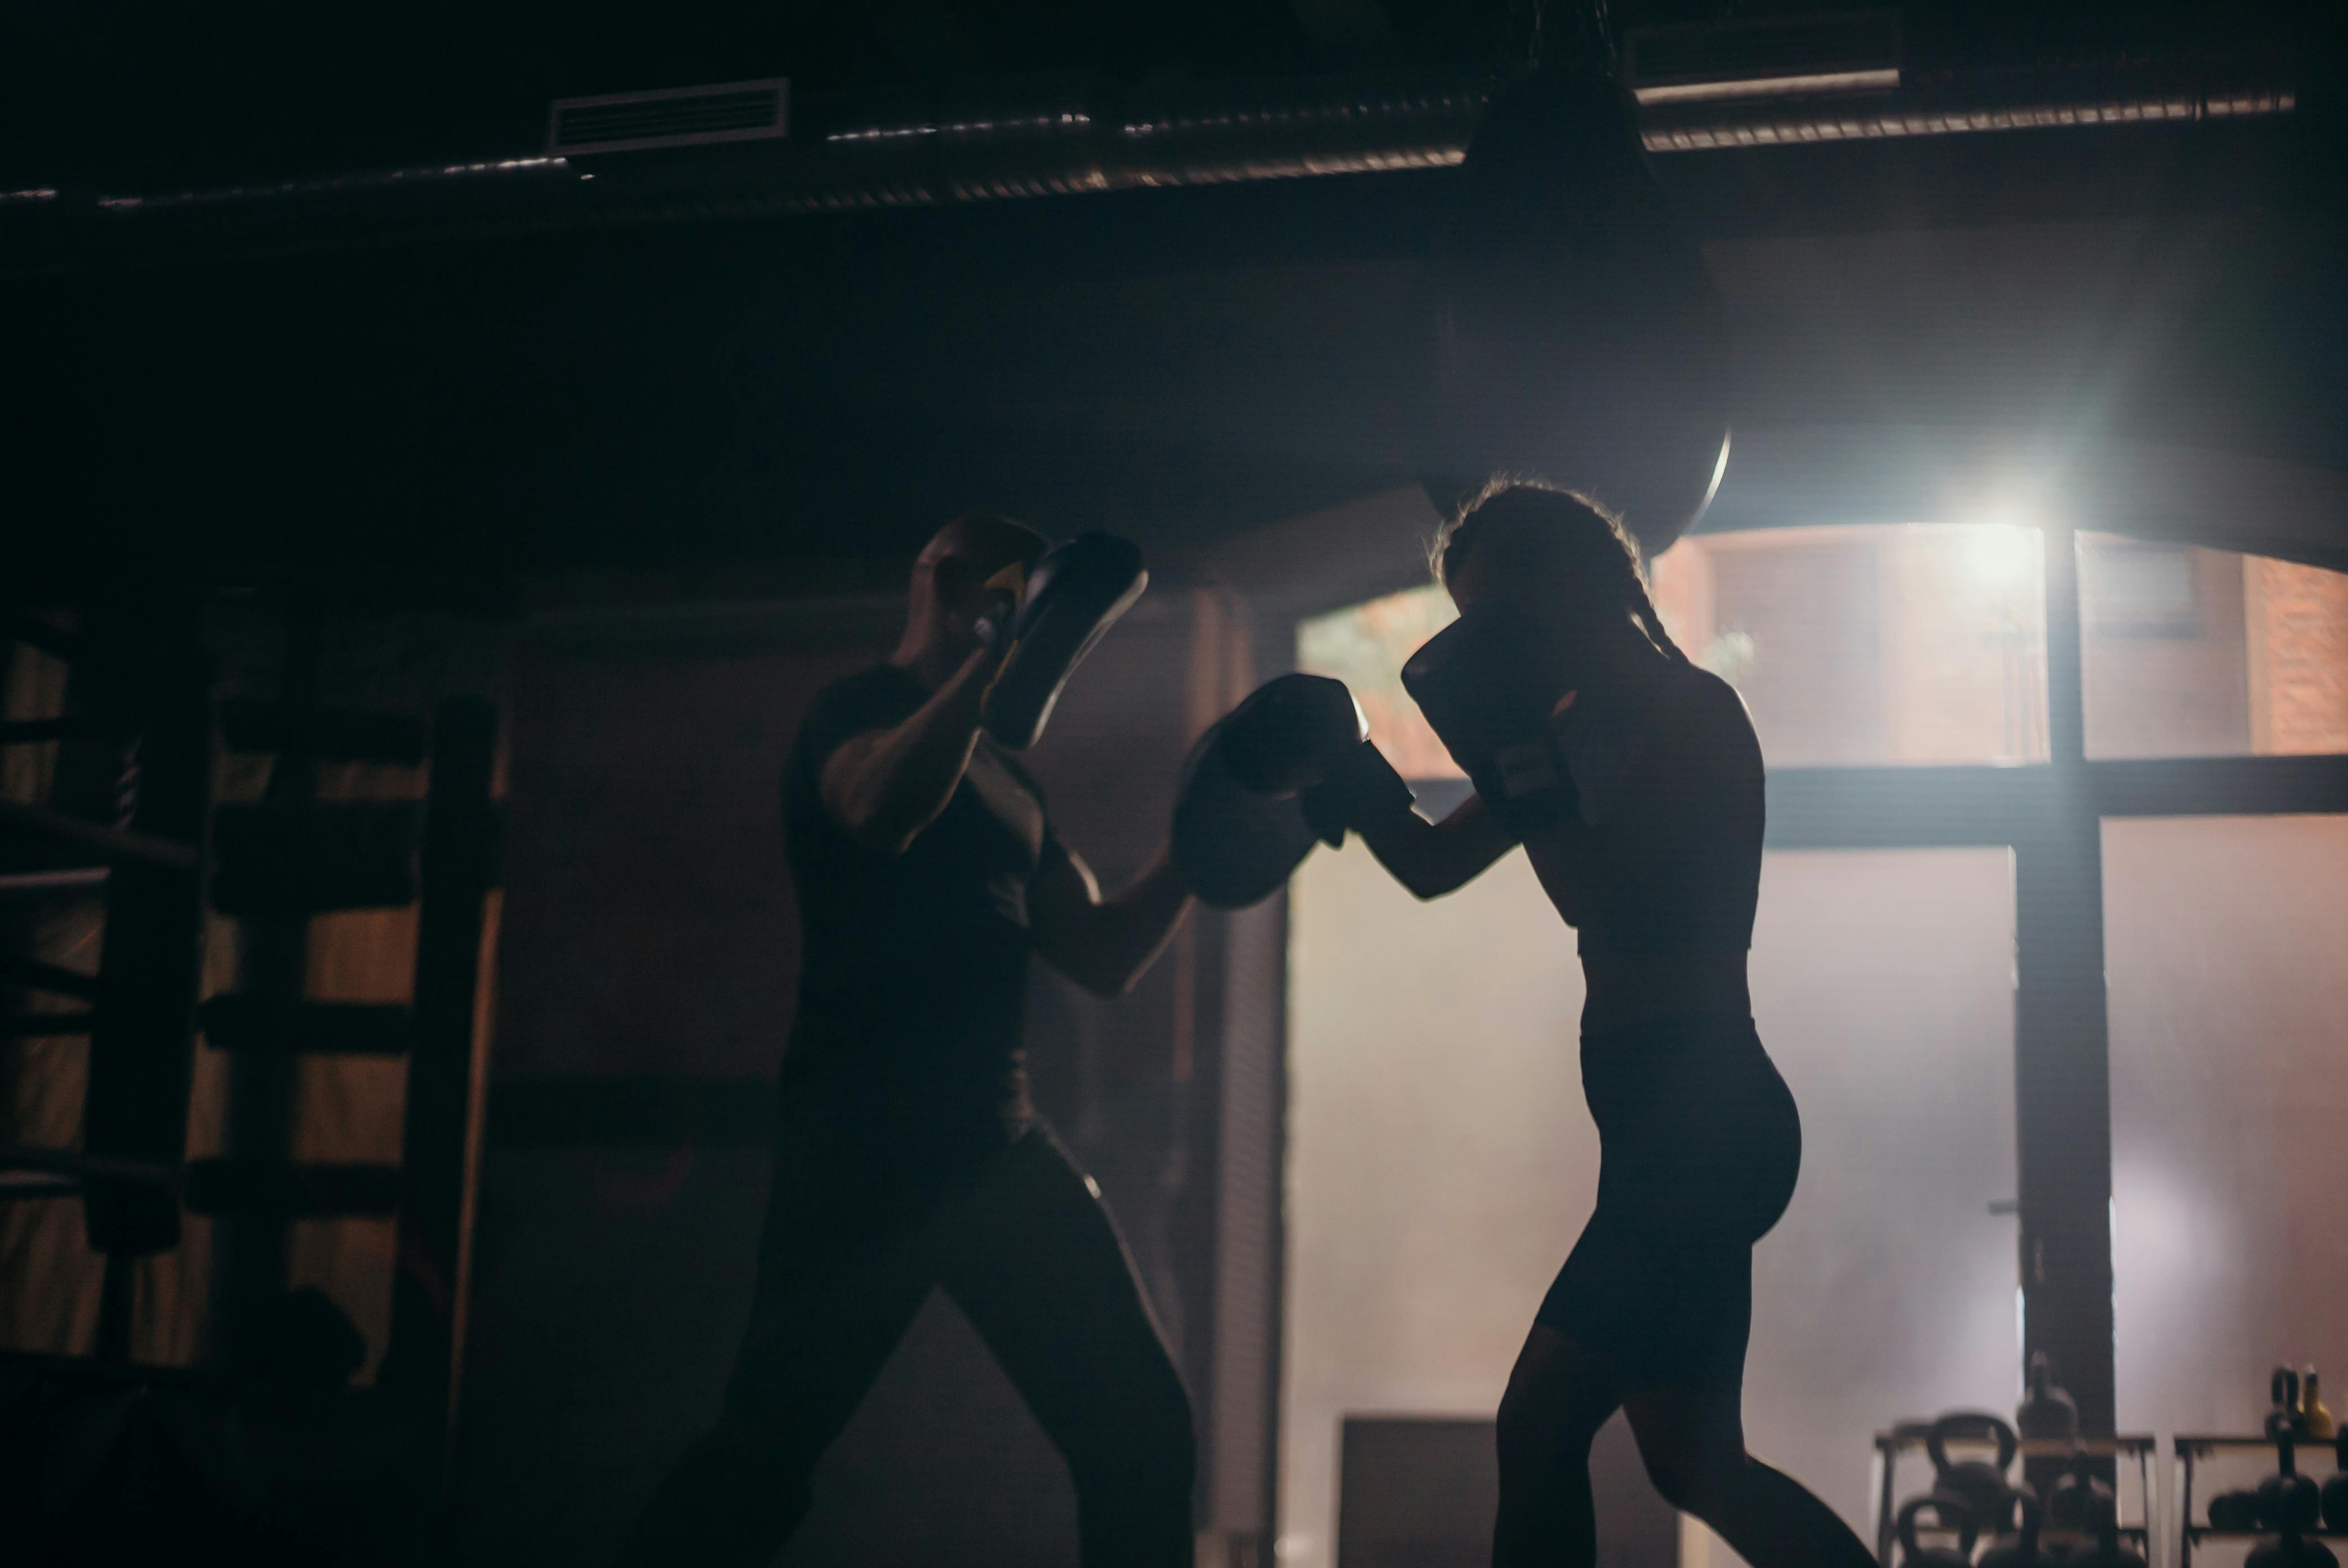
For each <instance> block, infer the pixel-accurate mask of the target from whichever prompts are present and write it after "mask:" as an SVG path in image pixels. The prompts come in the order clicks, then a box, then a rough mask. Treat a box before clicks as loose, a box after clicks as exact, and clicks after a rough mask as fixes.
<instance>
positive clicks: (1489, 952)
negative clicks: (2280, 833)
mask: <svg viewBox="0 0 2348 1568" xmlns="http://www.w3.org/2000/svg"><path fill="white" fill-rule="evenodd" d="M2010 864H2011V863H2010V859H2009V857H2008V856H2007V855H2006V853H2005V852H2004V851H2003V850H1919V851H1897V852H1876V851H1869V852H1804V853H1786V854H1772V855H1771V856H1769V857H1768V859H1767V862H1766V868H1765V872H1764V876H1763V886H1762V901H1761V909H1760V919H1759V926H1758V930H1757V933H1756V938H1755V946H1754V983H1755V1009H1756V1015H1757V1016H1758V1018H1759V1020H1760V1022H1761V1028H1762V1031H1763V1034H1764V1036H1765V1038H1766V1039H1767V1040H1768V1041H1769V1045H1770V1050H1772V1052H1773V1053H1774V1054H1775V1055H1776V1059H1777V1061H1778V1062H1779V1065H1780V1067H1781V1069H1782V1071H1784V1072H1785V1074H1786V1077H1787V1081H1789V1082H1790V1083H1791V1084H1792V1085H1793V1087H1794V1091H1795V1093H1796V1095H1797V1098H1798V1099H1799V1100H1800V1102H1801V1105H1802V1111H1803V1126H1804V1132H1803V1137H1804V1147H1805V1153H1804V1166H1803V1173H1802V1182H1801V1186H1800V1190H1799V1191H1798V1193H1797V1194H1796V1197H1795V1199H1794V1204H1793V1208H1792V1210H1791V1212H1790V1213H1789V1214H1787V1217H1786V1218H1785V1219H1784V1220H1783V1221H1782V1222H1781V1223H1780V1224H1779V1225H1778V1226H1777V1228H1776V1231H1774V1232H1773V1233H1772V1234H1771V1235H1770V1236H1769V1237H1768V1238H1767V1239H1766V1240H1765V1241H1764V1242H1763V1243H1762V1244H1761V1245H1760V1247H1759V1249H1758V1250H1757V1253H1756V1270H1755V1284H1756V1302H1757V1310H1756V1321H1755V1327H1754V1336H1753V1354H1752V1364H1751V1369H1750V1373H1749V1376H1748V1382H1747V1398H1746V1415H1747V1419H1748V1422H1749V1425H1750V1429H1751V1432H1752V1439H1753V1442H1754V1445H1755V1448H1756V1450H1757V1451H1760V1452H1762V1453H1764V1454H1766V1456H1768V1457H1769V1458H1770V1459H1772V1460H1776V1461H1777V1462H1780V1463H1782V1464H1783V1465H1784V1466H1785V1467H1786V1468H1787V1469H1788V1470H1789V1471H1792V1472H1793V1473H1795V1474H1797V1475H1798V1476H1799V1477H1801V1479H1802V1480H1803V1481H1805V1482H1807V1484H1808V1485H1810V1486H1811V1487H1813V1488H1814V1489H1816V1490H1817V1491H1818V1492H1819V1493H1820V1494H1821V1495H1822V1496H1824V1497H1825V1498H1826V1499H1827V1500H1828V1501H1829V1502H1830V1503H1832V1504H1833V1505H1834V1506H1835V1507H1836V1508H1837V1509H1838V1510H1840V1511H1841V1512H1842V1513H1843V1514H1844V1516H1845V1517H1846V1518H1848V1519H1849V1520H1850V1521H1851V1522H1853V1524H1854V1525H1856V1526H1858V1527H1859V1528H1860V1529H1861V1530H1862V1531H1865V1530H1867V1529H1868V1528H1869V1524H1870V1521H1871V1518H1872V1500H1871V1497H1870V1495H1869V1457H1870V1450H1869V1438H1870V1435H1871V1434H1872V1433H1873V1432H1875V1431H1876V1430H1879V1429H1880V1428H1882V1427H1884V1426H1885V1425H1887V1424H1888V1423H1890V1421H1891V1420H1893V1419H1897V1418H1899V1417H1901V1416H1906V1415H1913V1414H1919V1413H1929V1412H1932V1411H1935V1410H1938V1409H1944V1408H1948V1407H1951V1406H1954V1405H1987V1406H1989V1407H1991V1408H1996V1407H1998V1406H2000V1405H2003V1404H2010V1403H2011V1402H2012V1401H2013V1397H2014V1394H2015V1389H2016V1385H2017V1383H2018V1381H2019V1379H2018V1376H2017V1366H2018V1360H2019V1349H2018V1347H2017V1343H2016V1339H2015V1323H2014V1299H2015V1279H2014V1232H2013V1221H2012V1220H2011V1219H2007V1218H2001V1217H1993V1215H1992V1214H1990V1212H1989V1206H1990V1204H1992V1203H1993V1202H1995V1201H1997V1200H2000V1199H2005V1198H2010V1197H2012V1196H2013V990H2012V975H2013V878H2012V874H2011V870H2010ZM1290 919H1291V938H1290V940H1291V947H1290V959H1289V962H1290V992H1289V995H1290V1009H1291V1014H1290V1037H1289V1039H1290V1051H1291V1058H1290V1102H1289V1114H1290V1122H1289V1128H1290V1132H1289V1145H1288V1169H1287V1203H1288V1209H1287V1214H1288V1230H1287V1240H1288V1254H1287V1274H1286V1290H1287V1301H1286V1308H1285V1313H1284V1317H1283V1334H1284V1339H1285V1346H1284V1349H1283V1351H1282V1403H1281V1426H1282V1436H1281V1442H1282V1451H1281V1462H1280V1474H1281V1499H1280V1531H1281V1547H1282V1550H1281V1561H1282V1564H1283V1568H1299V1565H1309V1568H1323V1565H1325V1564H1327V1563H1330V1561H1331V1558H1330V1555H1329V1549H1330V1544H1331V1543H1330V1540H1329V1535H1330V1531H1331V1527H1332V1522H1333V1521H1334V1517H1335V1513H1334V1509H1335V1501H1334V1499H1335V1492H1334V1486H1335V1480H1336V1477H1335V1473H1334V1472H1335V1460H1336V1440H1337V1432H1338V1422H1339V1420H1340V1419H1342V1418H1343V1417H1344V1415H1346V1414H1348V1413H1364V1412H1379V1413H1385V1414H1391V1415H1408V1414H1426V1415H1451V1416H1462V1415H1466V1416H1478V1417H1483V1418H1488V1417H1489V1416H1490V1415H1491V1413H1492V1412H1493V1410H1494V1409H1495V1408H1496V1407H1497V1404H1498V1399H1499V1394H1500V1389H1501V1388H1502V1386H1503V1384H1504V1382H1505V1381H1506V1378H1507V1376H1508V1370H1509V1365H1510V1363H1511V1362H1512V1361H1513V1359H1514V1358H1515V1356H1516V1352H1517V1349H1518V1348H1519V1345H1520V1344H1521V1343H1522V1340H1523V1337H1524V1333H1525V1330H1526V1327H1527V1326H1528V1325H1529V1323H1530V1321H1531V1318H1532V1314H1533V1311H1534V1308H1535V1307H1537V1306H1538V1304H1539V1303H1540V1297H1541V1295H1542V1293H1543V1292H1544V1291H1545V1290H1546V1289H1547V1288H1548V1286H1549V1283H1550V1278H1551V1277H1552V1276H1553V1275H1554V1274H1555V1272H1556V1270H1557V1268H1558V1266H1559V1265H1560V1263H1562V1262H1563V1260H1564V1257H1565V1254H1566V1252H1567V1250H1568V1248H1570V1245H1572V1241H1573V1237H1574V1235H1575V1234H1576V1233H1577V1232H1578V1231H1579V1229H1580V1228H1581V1223H1582V1221H1583V1220H1584V1219H1585V1218H1586V1217H1587V1215H1588V1213H1589V1210H1590V1205H1591V1202H1592V1200H1593V1197H1594V1194H1595V1192H1596V1184H1597V1175H1598V1145H1597V1133H1596V1131H1595V1129H1594V1128H1593V1127H1592V1126H1591V1122H1590V1119H1589V1114H1588V1112H1587V1110H1586V1109H1585V1107H1584V1105H1583V1102H1582V1098H1581V1083H1580V1072H1579V1068H1578V1060H1577V1055H1576V1046H1575V1040H1576V1038H1577V1034H1578V1021H1579V1009H1580V1006H1581V972H1580V968H1579V966H1578V965H1577V964H1576V962H1575V960H1574V957H1573V948H1572V938H1571V935H1570V932H1568V931H1567V930H1566V929H1565V927H1563V926H1562V925H1561V924H1560V923H1559V921H1558V918H1557V916H1556V914H1555V913H1554V912H1553V911H1552V910H1551V908H1550V906H1549V904H1548V902H1547V901H1546V899H1544V898H1543V897H1542V896H1541V893H1540V888H1539V886H1537V885H1536V884H1535V882H1534V879H1533V876H1532V874H1531V871H1530V869H1529V866H1527V865H1526V863H1525V861H1524V859H1523V858H1522V857H1521V856H1511V857H1509V859H1507V860H1505V861H1503V862H1502V863H1501V864H1500V865H1499V866H1497V867H1495V868H1494V869H1493V870H1492V871H1491V872H1490V873H1489V874H1488V875H1487V876H1484V877H1483V878H1482V879H1481V880H1479V881H1478V882H1477V883H1475V884H1472V885H1471V886H1468V888H1466V889H1464V890H1463V891H1462V892H1460V893H1458V894H1457V895H1455V896H1453V897H1448V898H1444V899H1439V900H1437V901H1436V902H1434V903H1432V904H1425V905H1422V904H1420V903H1418V902H1417V901H1416V899H1414V898H1412V897H1410V895H1408V894H1407V893H1406V892H1404V891H1403V890H1402V889H1401V888H1400V887H1398V886H1395V883H1394V882H1393V881H1392V880H1391V879H1389V878H1388V877H1387V876H1386V875H1385V873H1384V872H1383V871H1382V870H1381V869H1379V867H1378V866H1377V865H1376V863H1375V861H1374V860H1373V859H1372V858H1371V857H1370V856H1369V855H1368V853H1367V852H1366V851H1365V850H1363V849H1362V848H1361V847H1360V846H1359V845H1354V846H1352V847H1349V848H1347V849H1345V850H1344V851H1343V852H1340V853H1337V854H1321V855H1315V856H1313V857H1312V858H1311V859H1310V860H1308V861H1307V862H1306V863H1305V865H1304V867H1303V870H1302V872H1301V873H1300V874H1299V876H1298V878H1297V880H1296V882H1295V883H1294V884H1293V885H1292V893H1291V905H1290ZM1602 1506H1604V1503H1603V1501H1602V1500H1601V1507H1602ZM1729 1560H1730V1559H1729V1558H1728V1557H1727V1555H1726V1553H1725V1549H1717V1548H1715V1555H1714V1556H1713V1557H1712V1558H1711V1561H1712V1562H1714V1563H1725V1562H1727V1561H1729Z"/></svg>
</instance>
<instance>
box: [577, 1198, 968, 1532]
mask: <svg viewBox="0 0 2348 1568" xmlns="http://www.w3.org/2000/svg"><path fill="white" fill-rule="evenodd" d="M853 1205H854V1196H853V1194H839V1193H835V1192H825V1191H822V1190H820V1188H819V1185H818V1184H798V1183H793V1182H790V1181H788V1180H786V1181H778V1184H777V1187H776V1192H775V1195H774V1197H773V1199H772V1200H771V1206H770V1209H769V1212H768V1214H767V1235H766V1239H765V1241H764V1242H763V1243H762V1244H761V1250H760V1255H759V1267H758V1287H757V1296H755V1297H754V1298H753V1300H752V1303H751V1307H750V1322H749V1327H747V1329H746V1330H745V1332H744V1334H743V1337H742V1351H741V1356H740V1358H739V1359H738V1361H737V1362H736V1366H735V1371H734V1379H733V1382H732V1383H731V1384H730V1385H729V1386H728V1388H727V1389H726V1409H725V1412H724V1414H723V1415H722V1416H721V1417H720V1418H719V1419H718V1423H717V1425H716V1428H714V1429H713V1430H710V1431H709V1432H708V1433H707V1434H705V1436H704V1437H703V1438H702V1439H701V1440H700V1441H698V1442H696V1443H695V1445H694V1446H693V1448H692V1449H691V1450H688V1451H687V1452H686V1454H685V1458H684V1459H683V1460H679V1461H678V1463H677V1465H676V1467H675V1469H674V1470H672V1471H669V1473H668V1476H667V1478H666V1479H665V1480H664V1481H662V1482H661V1484H660V1487H659V1490H658V1491H655V1492H654V1494H653V1499H652V1501H651V1503H650V1504H649V1505H647V1506H646V1508H645V1509H644V1514H643V1516H642V1517H641V1518H639V1519H638V1520H637V1522H636V1527H635V1530H634V1532H633V1533H632V1534H631V1535H630V1537H629V1540H628V1544H627V1545H626V1547H625V1548H623V1550H622V1552H621V1553H620V1558H619V1563H620V1565H621V1568H651V1565H653V1564H656V1563H657V1564H665V1563H680V1564H692V1565H693V1568H764V1564H766V1563H767V1562H769V1561H770V1560H771V1559H772V1558H773V1557H774V1555H775V1553H776V1552H777V1551H778V1550H779V1549H780V1548H781V1546H782V1543H783V1542H784V1541H785V1540H786V1539H788V1537H789V1535H790V1532H792V1530H794V1529H795V1528H797V1527H798V1522H799V1521H800V1520H801V1519H803V1518H804V1517H806V1515H807V1511H808V1503H809V1501H810V1496H809V1492H808V1477H809V1476H810V1475H811V1473H812V1472H813V1471H814V1470H815V1465H816V1460H818V1459H819V1458H820V1457H821V1456H822V1453H823V1450H825V1449H826V1448H827V1447H829V1445H830V1443H831V1440H832V1439H834V1438H835V1437H837V1436H839V1430H840V1429H841V1428H842V1427H844V1426H846V1425H847V1424H848V1419H849V1417H850V1415H852V1414H854V1413H855V1410H856V1407H857V1405H858V1404H859V1403H860V1401H861V1400H862V1399H863V1398H864V1394H865V1391H866V1390H867V1389H870V1387H871V1386H872V1381H873V1379H874V1378H877V1377H879V1376H880V1368H881V1367H882V1365H883V1364H884V1363H886V1362H887V1360H888V1359H889V1356H890V1353H891V1351H893V1350H894V1349H895V1348H896V1347H897V1342H898V1341H899V1340H900V1339H901V1338H903V1337H904V1334H905V1329H906V1327H908V1326H909V1325H910V1324H911V1322H912V1320H913V1315H914V1314H915V1313H916V1312H918V1311H919V1310H920V1309H921V1305H922V1301H923V1300H924V1299H925V1298H926V1297H927V1296H928V1295H929V1292H930V1288H931V1286H932V1284H934V1283H935V1273H934V1266H933V1261H932V1256H931V1253H932V1236H931V1228H930V1227H929V1226H927V1225H894V1226H891V1227H888V1228H886V1229H885V1230H878V1231H874V1232H870V1233H867V1234H864V1235H855V1234H854V1231H853V1226H854V1222H855V1219H856V1213H855V1209H854V1206H853Z"/></svg>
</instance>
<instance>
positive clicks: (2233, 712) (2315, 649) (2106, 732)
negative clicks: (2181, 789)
mask: <svg viewBox="0 0 2348 1568" xmlns="http://www.w3.org/2000/svg"><path fill="white" fill-rule="evenodd" d="M2079 616H2080V633H2081V655H2082V670H2081V678H2082V680H2083V682H2085V698H2086V710H2087V712H2086V720H2087V730H2086V740H2087V754H2088V755H2090V756H2096V757H2192V756H2246V755H2260V756H2265V755H2279V754H2284V753H2309V752H2348V573H2342V572H2335V571H2324V570H2322V569H2319V568H2316V567H2307V566H2295V565H2292V564H2291V562H2289V561H2279V560H2270V559H2267V558H2265V557H2263V556H2246V555H2238V554H2236V553H2234V552H2233V551H2231V550H2211V549H2202V548H2198V547H2196V546H2192V545H2173V544H2151V543H2146V542H2142V541H2139V540H2135V539H2125V538H2117V537H2116V536H2114V535H2110V534H2082V535H2080V536H2079Z"/></svg>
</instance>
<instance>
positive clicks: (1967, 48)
mask: <svg viewBox="0 0 2348 1568" xmlns="http://www.w3.org/2000/svg"><path fill="white" fill-rule="evenodd" d="M1601 4H1602V0H1601ZM1843 8H1849V7H1842V6H1836V5H1821V4H1820V3H1819V0H1761V3H1756V0H1614V3H1613V4H1612V8H1611V11H1610V12H1609V14H1608V15H1609V24H1610V26H1611V29H1612V34H1613V35H1614V36H1616V37H1618V38H1619V37H1620V36H1622V34H1623V33H1625V32H1626V31H1629V30H1632V29H1635V28H1639V27H1642V26H1659V25H1668V24H1673V23H1684V22H1689V21H1711V20H1719V19H1722V18H1728V17H1738V18H1745V17H1755V16H1767V15H1773V14H1791V15H1803V14H1809V13H1816V12H1818V11H1822V10H1835V9H1843ZM1898 9H1899V10H1900V12H1901V14H1902V21H1903V26H1904V30H1905V44H1906V49H1907V53H1908V56H1909V58H1910V61H1911V62H1912V63H1913V64H1914V65H1915V66H1916V67H1918V68H1920V69H1923V70H1931V69H1937V68H1945V67H1964V66H1982V65H1993V64H2009V65H2011V64H2023V63H2051V62H2085V61H2109V60H2116V59H2124V58H2130V57H2138V58H2140V57H2145V56H2158V55H2163V54H2176V53H2182V52H2209V51H2213V50H2214V51H2220V52H2235V51H2242V50H2255V49H2259V48H2265V47H2272V46H2278V45H2282V46H2288V45H2289V44H2290V43H2291V41H2292V40H2294V39H2296V38H2297V37H2298V36H2300V35H2301V34H2302V31H2303V29H2304V26H2305V25H2306V23H2307V21H2308V19H2309V17H2310V16H2311V15H2312V14H2313V13H2314V12H2315V10H2316V7H2314V6H2313V5H2310V4H2308V0H1911V3H1910V4H1907V5H1901V6H1899V7H1898ZM1589 10H1590V6H1589V5H1586V4H1572V3H1561V0H1285V3H1282V0H1181V3H1180V4H1175V5H1114V4H1103V3H1102V0H870V3H868V4H842V3H839V0H818V3H808V0H777V3H774V4H767V5H746V4H741V3H739V0H730V3H729V0H658V3H648V0H586V3H579V0H568V3H564V4H554V3H552V0H477V3H467V4H450V3H448V0H427V3H423V4H410V5H371V6H357V5H317V4H314V3H310V0H299V3H296V0H264V3H258V4H255V3H247V4H235V3H230V4H226V5H170V4H162V3H160V0H85V3H82V4H76V5H10V6H7V7H5V8H0V117H5V118H0V128H5V135H0V189H5V188H7V187H12V186H13V187H22V186H25V185H30V184H50V185H89V186H97V187H104V188H108V189H113V190H148V189H157V188H170V187H175V186H180V185H206V184H217V183H226V182H230V181H234V180H240V179H254V178H261V177H269V176H279V177H282V176H289V175H302V174H319V173H325V172H331V171H342V170H348V169H366V168H376V167H396V166H400V165H405V164H409V163H417V162H427V161H434V160H439V159H467V158H479V157H490V156H501V155H508V154H511V153H514V152H517V151H528V150H530V149H535V148H536V147H538V146H539V145H541V143H542V141H543V139H544V129H545V120H546V113H547V105H548V104H549V102H550V101H551V99H553V98H555V97H567V96H574V95H582V94H590V93H602V92H621V91H628V90H633V89H636V88H646V87H675V86H685V85H692V84H695V83H703V82H713V81H739V80H747V79H752V78H757V77H775V76H781V77H790V78H791V80H792V83H793V87H794V91H795V92H797V93H798V94H799V95H801V96H802V97H817V98H820V97H824V96H826V95H831V94H841V93H849V94H860V93H866V92H870V91H873V90H876V89H884V88H889V87H905V86H919V85H927V84H936V83H941V82H963V81H972V80H1001V79H1004V78H1015V77H1049V76H1054V75H1063V74H1070V73H1087V74H1097V75H1100V76H1105V77H1110V78H1113V79H1116V80H1120V81H1126V82H1137V81H1143V80H1149V79H1167V78H1170V79H1176V80H1182V79H1196V78H1223V77H1295V76H1301V75H1307V74H1313V73H1318V72H1326V71H1332V70H1346V69H1360V68H1391V67H1402V68H1407V69H1412V70H1420V71H1426V70H1434V69H1437V68H1444V67H1464V68H1467V69H1470V70H1479V71H1481V70H1489V71H1494V72H1505V71H1508V70H1511V69H1514V68H1516V67H1518V66H1519V65H1520V64H1521V63H1522V61H1523V60H1524V59H1525V58H1526V56H1527V55H1528V54H1529V52H1530V51H1531V50H1532V49H1533V48H1534V47H1535V46H1536V45H1535V42H1534V40H1535V38H1536V36H1539V37H1540V38H1541V39H1543V40H1545V41H1546V43H1547V45H1548V46H1550V48H1552V49H1554V47H1556V46H1557V42H1558V40H1559V39H1560V37H1567V36H1570V34H1571V32H1572V30H1573V29H1574V27H1575V26H1576V25H1577V24H1578V22H1579V21H1580V19H1581V17H1582V16H1584V15H1587V13H1588V12H1589Z"/></svg>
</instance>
